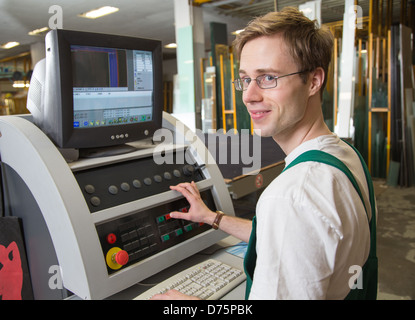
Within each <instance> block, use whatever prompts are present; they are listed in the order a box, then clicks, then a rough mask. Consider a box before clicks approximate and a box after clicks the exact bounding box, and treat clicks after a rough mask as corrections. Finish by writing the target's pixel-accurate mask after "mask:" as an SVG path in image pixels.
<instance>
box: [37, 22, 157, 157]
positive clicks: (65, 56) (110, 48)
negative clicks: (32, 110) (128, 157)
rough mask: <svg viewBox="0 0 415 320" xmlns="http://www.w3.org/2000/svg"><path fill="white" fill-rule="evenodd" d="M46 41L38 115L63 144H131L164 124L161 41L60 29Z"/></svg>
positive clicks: (46, 129)
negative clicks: (42, 97) (40, 103)
mask: <svg viewBox="0 0 415 320" xmlns="http://www.w3.org/2000/svg"><path fill="white" fill-rule="evenodd" d="M45 45H46V58H45V63H44V65H45V66H44V67H43V68H44V69H45V70H44V73H45V75H44V84H43V85H44V89H43V95H44V99H38V100H39V101H42V104H43V105H42V106H40V107H38V109H39V110H42V112H41V116H35V114H34V118H35V119H34V120H35V123H36V124H38V126H40V127H41V129H42V130H43V131H44V132H45V133H46V134H47V135H48V136H49V137H50V138H51V140H52V141H53V142H54V143H55V144H56V145H57V146H58V147H60V148H75V149H88V148H100V147H112V146H119V145H125V144H126V143H128V142H132V141H137V140H141V139H145V138H151V137H152V135H153V133H154V132H155V131H156V130H157V129H159V128H161V122H162V112H163V85H162V54H161V42H160V41H157V40H151V39H142V38H133V37H126V36H117V35H106V34H99V33H88V32H80V31H69V30H62V29H57V30H52V31H50V32H49V33H48V34H47V35H46V38H45ZM36 74H37V71H36V68H35V71H34V75H35V77H36ZM39 78H43V77H39ZM30 96H33V92H32V94H31V92H30V90H29V99H30V98H31V97H30Z"/></svg>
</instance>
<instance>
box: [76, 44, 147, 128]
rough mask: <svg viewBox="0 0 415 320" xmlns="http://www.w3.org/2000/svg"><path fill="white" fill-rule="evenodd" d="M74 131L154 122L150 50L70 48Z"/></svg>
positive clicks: (78, 46)
mask: <svg viewBox="0 0 415 320" xmlns="http://www.w3.org/2000/svg"><path fill="white" fill-rule="evenodd" d="M71 59H72V81H73V103H74V106H73V110H74V111H73V112H74V115H73V116H74V122H73V126H74V128H92V127H104V126H113V125H125V124H134V123H138V122H149V121H152V120H153V116H154V115H153V56H152V52H151V51H141V50H127V49H116V48H101V47H92V46H80V45H71Z"/></svg>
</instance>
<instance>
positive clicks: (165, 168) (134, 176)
mask: <svg viewBox="0 0 415 320" xmlns="http://www.w3.org/2000/svg"><path fill="white" fill-rule="evenodd" d="M74 175H75V178H76V180H77V182H78V184H79V187H80V189H81V190H82V192H83V195H84V197H85V200H86V202H87V204H88V207H89V209H90V211H91V213H95V212H99V211H100V210H104V209H108V208H111V207H115V206H117V205H121V204H124V203H127V202H132V201H136V200H138V199H143V198H146V197H149V196H151V195H155V194H160V193H162V192H166V191H169V190H170V188H169V187H170V186H172V185H177V184H179V183H182V182H191V181H195V182H198V181H202V180H204V179H205V178H204V176H203V173H202V171H201V167H197V166H194V165H192V164H189V163H184V164H176V163H174V164H163V165H157V164H156V163H155V162H154V160H153V157H151V156H150V157H145V158H141V159H134V160H130V161H126V162H120V163H113V164H109V165H105V166H99V167H95V168H91V169H88V170H84V171H79V172H75V173H74ZM201 196H202V199H203V200H204V201H205V203H206V205H207V206H208V207H209V208H210V209H211V210H216V207H215V202H214V200H213V197H212V195H211V192H210V190H205V191H203V192H201ZM188 208H189V204H188V202H187V200H186V199H185V198H181V199H178V200H174V201H169V202H166V203H164V204H160V205H158V206H155V207H151V208H148V209H145V210H140V209H139V208H137V212H134V213H131V214H128V215H127V216H123V217H121V218H117V219H113V220H110V221H108V222H104V223H101V224H98V225H96V229H97V233H98V237H99V240H100V243H101V247H102V251H103V254H104V256H105V261H106V264H107V269H108V273H109V274H112V273H114V272H116V271H118V270H120V269H121V268H123V267H128V266H129V265H131V264H134V263H136V262H138V261H140V260H142V259H144V258H146V257H148V256H151V255H153V254H156V253H158V252H161V251H163V250H165V249H167V248H170V247H172V246H174V245H176V244H178V243H180V242H182V241H184V240H186V239H189V238H191V237H193V236H195V235H197V234H199V233H201V232H204V231H206V230H208V229H210V226H208V225H200V224H198V223H192V222H189V221H186V220H177V219H171V218H170V215H169V213H170V212H172V211H182V212H187V210H188Z"/></svg>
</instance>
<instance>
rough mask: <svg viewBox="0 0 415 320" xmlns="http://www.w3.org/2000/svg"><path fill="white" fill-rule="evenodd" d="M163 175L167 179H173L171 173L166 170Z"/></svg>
mask: <svg viewBox="0 0 415 320" xmlns="http://www.w3.org/2000/svg"><path fill="white" fill-rule="evenodd" d="M163 177H164V179H166V180H171V173H170V172H167V171H166V172H165V173H164V174H163Z"/></svg>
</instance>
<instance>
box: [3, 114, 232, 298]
mask: <svg viewBox="0 0 415 320" xmlns="http://www.w3.org/2000/svg"><path fill="white" fill-rule="evenodd" d="M163 128H164V129H167V130H168V131H169V132H171V133H172V135H173V137H174V141H173V143H171V144H165V147H166V150H168V149H170V150H175V149H176V150H178V149H180V148H186V149H187V150H188V151H190V154H191V155H192V158H193V160H194V161H195V162H196V165H197V166H202V168H201V169H200V170H202V172H203V175H204V177H205V179H204V180H201V181H199V182H197V186H198V188H199V190H201V191H203V190H210V192H211V194H212V196H213V199H214V202H215V206H216V208H217V209H218V210H222V211H224V212H226V213H227V214H231V215H234V210H233V205H232V201H231V198H230V195H229V192H228V190H227V186H226V184H225V182H224V179H223V177H222V174H221V172H220V171H219V168H218V167H217V165H216V163H215V160H214V159H213V158H212V156H211V155H210V153H209V152H208V150H207V149H206V147H205V145H204V144H203V142H202V141H201V140H200V139H199V138H198V137H197V136H196V135H195V134H194V133H193V132H191V130H189V128H187V127H186V126H185V125H183V124H182V123H181V122H179V121H178V120H177V119H176V118H174V117H173V116H171V115H169V114H167V113H164V114H163ZM177 141H180V142H184V144H183V145H182V146H179V145H177V144H176V142H177ZM159 146H160V145H159ZM153 152H154V149H153V148H144V149H138V150H137V151H135V152H131V153H127V154H123V155H116V156H108V157H102V158H94V159H82V160H79V161H75V162H72V163H67V162H66V161H65V159H64V158H63V156H62V154H61V152H59V150H58V149H57V148H56V147H55V145H54V144H53V143H52V142H51V140H50V139H49V138H48V137H47V136H46V135H45V134H44V133H43V132H42V131H41V130H40V129H39V128H38V127H37V126H36V125H34V124H33V123H32V121H31V117H30V116H3V117H0V156H1V161H2V168H3V188H4V190H5V204H6V214H8V215H14V216H19V217H21V218H22V222H23V230H24V238H25V245H26V251H27V257H28V264H29V269H30V274H31V278H32V287H33V291H34V296H35V299H51V298H53V299H56V298H65V297H66V296H67V294H66V293H65V292H66V291H65V290H61V291H59V290H56V289H53V288H51V284H50V281H51V278H52V276H53V275H52V274H51V273H50V267H51V266H52V265H54V264H58V265H59V267H60V271H61V275H62V280H63V286H64V288H65V289H67V290H69V291H70V292H71V293H73V294H74V295H76V296H78V297H80V298H81V299H103V298H107V297H110V296H111V295H113V294H116V293H119V292H121V291H122V290H124V289H126V288H128V287H130V286H132V285H134V284H136V283H137V282H139V281H142V280H144V279H146V278H148V277H150V276H151V275H154V274H155V273H157V272H159V271H161V270H163V269H165V268H167V267H169V266H171V265H173V264H175V263H177V262H179V261H181V260H183V259H185V258H187V257H189V256H191V255H193V254H195V253H197V252H199V251H201V250H203V249H205V248H207V247H209V246H211V245H212V244H214V243H216V242H218V241H220V240H221V239H223V238H224V237H225V236H226V234H224V233H223V232H221V231H215V230H213V229H209V230H207V231H205V232H203V233H201V234H198V235H196V236H195V237H193V238H191V239H188V240H185V241H183V242H181V243H179V244H177V245H175V246H174V247H171V248H168V249H166V250H164V251H162V252H158V253H156V254H154V255H152V256H150V257H148V258H145V259H144V260H141V261H139V262H137V263H134V264H132V265H129V266H127V267H125V268H122V269H120V270H119V271H117V272H115V273H113V274H109V273H108V271H107V267H106V262H105V256H104V252H103V250H102V247H101V244H100V240H99V238H98V234H97V230H96V226H97V225H99V224H102V223H105V222H107V221H113V220H117V219H119V218H121V217H126V216H128V215H131V214H136V213H137V212H140V211H141V210H145V209H148V208H151V207H156V206H158V205H160V204H163V203H168V202H172V201H175V200H177V199H180V198H183V197H182V195H181V194H180V193H178V192H176V191H172V190H170V191H164V192H161V193H155V194H153V195H151V196H148V197H145V198H142V199H138V200H135V201H131V202H128V203H123V204H121V205H117V206H114V207H110V208H106V209H103V210H100V211H97V212H93V213H91V211H90V209H89V208H88V205H87V202H86V200H85V197H84V195H83V193H82V190H81V188H80V186H79V184H78V182H77V180H76V179H75V176H74V173H76V172H81V171H82V170H87V169H90V168H99V167H100V166H105V165H108V164H111V163H121V162H126V161H134V160H135V159H140V158H144V157H149V156H152V155H153ZM13 180H20V182H19V181H13ZM22 185H23V187H22ZM16 186H20V187H16ZM9 187H10V188H9ZM19 188H20V189H22V188H23V189H25V190H18V189H19ZM22 197H24V198H22ZM22 203H24V205H22ZM36 212H38V213H37V214H36ZM69 295H70V293H69Z"/></svg>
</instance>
